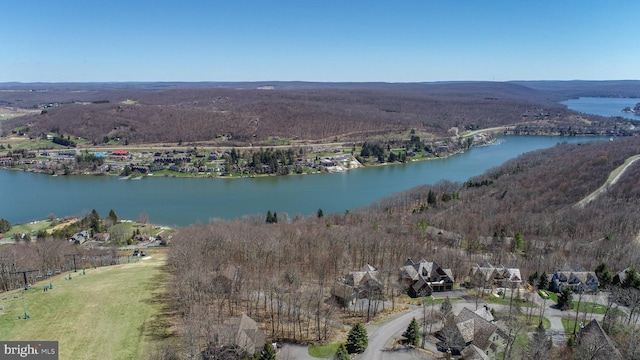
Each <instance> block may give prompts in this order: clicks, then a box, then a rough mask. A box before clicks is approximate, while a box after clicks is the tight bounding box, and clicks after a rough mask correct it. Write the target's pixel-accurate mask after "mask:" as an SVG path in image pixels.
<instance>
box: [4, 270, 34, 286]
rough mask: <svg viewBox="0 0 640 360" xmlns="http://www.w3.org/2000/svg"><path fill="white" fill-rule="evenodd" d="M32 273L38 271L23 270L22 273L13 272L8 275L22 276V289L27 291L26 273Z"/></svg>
mask: <svg viewBox="0 0 640 360" xmlns="http://www.w3.org/2000/svg"><path fill="white" fill-rule="evenodd" d="M34 271H39V270H23V271H14V272H11V273H9V274H22V277H23V278H24V289H25V290H28V288H27V284H28V283H29V282H28V281H27V273H30V272H34Z"/></svg>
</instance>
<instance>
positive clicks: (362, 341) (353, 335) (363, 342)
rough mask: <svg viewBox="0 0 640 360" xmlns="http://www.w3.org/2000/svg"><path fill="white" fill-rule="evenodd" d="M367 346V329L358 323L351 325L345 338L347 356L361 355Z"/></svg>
mask: <svg viewBox="0 0 640 360" xmlns="http://www.w3.org/2000/svg"><path fill="white" fill-rule="evenodd" d="M368 345H369V338H368V335H367V329H365V328H364V326H363V325H362V324H360V323H357V324H355V325H353V327H352V328H351V330H350V331H349V335H348V336H347V344H346V347H347V351H348V352H349V354H360V353H363V352H364V351H365V350H366V349H367V346H368Z"/></svg>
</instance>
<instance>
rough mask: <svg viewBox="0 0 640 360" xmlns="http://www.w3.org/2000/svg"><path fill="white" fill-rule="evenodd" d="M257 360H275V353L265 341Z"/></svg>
mask: <svg viewBox="0 0 640 360" xmlns="http://www.w3.org/2000/svg"><path fill="white" fill-rule="evenodd" d="M258 359H259V360H276V351H275V350H274V349H273V345H271V343H270V342H269V341H265V343H264V346H263V347H262V351H260V357H258Z"/></svg>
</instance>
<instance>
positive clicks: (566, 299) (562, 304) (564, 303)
mask: <svg viewBox="0 0 640 360" xmlns="http://www.w3.org/2000/svg"><path fill="white" fill-rule="evenodd" d="M572 301H573V292H572V291H571V288H570V287H568V286H565V287H564V288H563V289H562V291H561V292H560V294H558V307H559V308H560V310H569V309H571V302H572Z"/></svg>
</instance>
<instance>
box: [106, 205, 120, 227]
mask: <svg viewBox="0 0 640 360" xmlns="http://www.w3.org/2000/svg"><path fill="white" fill-rule="evenodd" d="M108 218H109V219H110V220H111V222H112V223H113V224H114V225H115V224H117V223H118V221H120V219H119V218H118V215H117V214H116V212H115V211H114V210H113V209H111V211H109V216H108Z"/></svg>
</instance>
